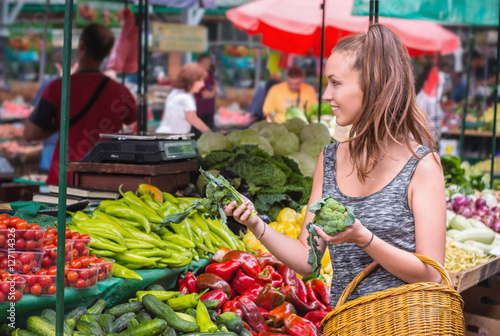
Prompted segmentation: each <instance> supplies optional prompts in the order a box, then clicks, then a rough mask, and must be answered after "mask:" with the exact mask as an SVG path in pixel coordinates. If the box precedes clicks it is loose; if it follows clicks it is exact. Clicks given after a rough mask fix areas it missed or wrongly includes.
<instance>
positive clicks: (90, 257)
mask: <svg viewBox="0 0 500 336" xmlns="http://www.w3.org/2000/svg"><path fill="white" fill-rule="evenodd" d="M97 259H98V258H97V256H96V255H95V254H91V255H89V260H90V262H93V263H95V262H96V261H97Z"/></svg>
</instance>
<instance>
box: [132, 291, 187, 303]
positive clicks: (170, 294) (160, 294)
mask: <svg viewBox="0 0 500 336" xmlns="http://www.w3.org/2000/svg"><path fill="white" fill-rule="evenodd" d="M146 294H152V295H154V296H156V297H157V298H158V299H160V300H161V301H167V300H168V299H172V298H176V297H178V296H179V295H181V293H180V292H178V291H162V290H151V291H138V292H137V293H135V295H136V296H137V299H138V300H139V301H141V302H142V297H143V296H144V295H146Z"/></svg>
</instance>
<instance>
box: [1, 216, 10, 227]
mask: <svg viewBox="0 0 500 336" xmlns="http://www.w3.org/2000/svg"><path fill="white" fill-rule="evenodd" d="M0 223H1V224H2V229H3V226H5V229H7V227H9V225H10V218H5V217H4V218H2V219H0Z"/></svg>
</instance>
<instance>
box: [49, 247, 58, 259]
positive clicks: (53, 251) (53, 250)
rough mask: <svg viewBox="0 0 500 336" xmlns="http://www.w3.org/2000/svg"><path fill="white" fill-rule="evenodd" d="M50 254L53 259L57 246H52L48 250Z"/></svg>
mask: <svg viewBox="0 0 500 336" xmlns="http://www.w3.org/2000/svg"><path fill="white" fill-rule="evenodd" d="M50 256H51V257H52V258H54V259H55V258H57V247H54V248H52V249H51V250H50Z"/></svg>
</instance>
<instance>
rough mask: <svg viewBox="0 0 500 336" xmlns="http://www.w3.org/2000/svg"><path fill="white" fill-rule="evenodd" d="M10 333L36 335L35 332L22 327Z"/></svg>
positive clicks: (14, 334)
mask: <svg viewBox="0 0 500 336" xmlns="http://www.w3.org/2000/svg"><path fill="white" fill-rule="evenodd" d="M5 335H6V334H5ZM11 335H12V336H37V335H36V334H33V333H32V332H31V331H28V330H22V329H16V330H14V331H13V332H12V334H11Z"/></svg>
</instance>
